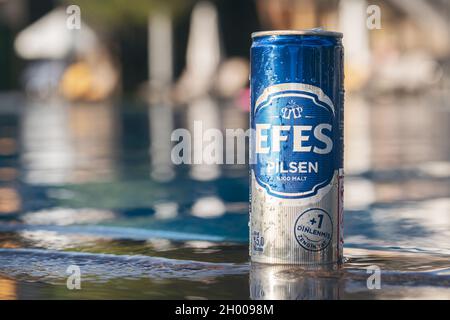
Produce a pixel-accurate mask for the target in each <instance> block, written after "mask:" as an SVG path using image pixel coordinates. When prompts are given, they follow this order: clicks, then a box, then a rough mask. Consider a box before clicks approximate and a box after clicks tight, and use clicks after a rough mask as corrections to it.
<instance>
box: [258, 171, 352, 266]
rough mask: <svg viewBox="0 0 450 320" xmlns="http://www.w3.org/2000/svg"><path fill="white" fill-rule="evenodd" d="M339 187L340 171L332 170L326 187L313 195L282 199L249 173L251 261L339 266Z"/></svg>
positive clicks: (340, 181)
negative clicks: (250, 187) (274, 195)
mask: <svg viewBox="0 0 450 320" xmlns="http://www.w3.org/2000/svg"><path fill="white" fill-rule="evenodd" d="M342 186H343V172H342V170H340V171H337V170H336V172H335V175H334V176H333V179H332V181H331V182H330V184H329V185H328V186H326V187H325V188H323V189H321V190H320V191H319V192H318V194H317V195H316V196H314V197H310V198H307V199H294V200H291V199H288V200H286V199H280V198H277V197H273V196H271V195H269V194H268V193H267V192H266V190H265V189H264V188H262V187H261V186H259V185H258V183H257V182H256V179H255V178H254V175H253V174H252V195H251V199H252V202H251V214H250V250H249V251H250V257H251V261H252V262H258V263H267V264H285V265H310V266H311V265H322V264H337V263H340V262H341V261H342V246H343V239H342V238H343V235H342V223H343V221H342V194H343V187H342ZM319 223H320V224H321V226H320V229H319V228H317V226H318V225H319Z"/></svg>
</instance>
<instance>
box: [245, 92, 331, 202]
mask: <svg viewBox="0 0 450 320" xmlns="http://www.w3.org/2000/svg"><path fill="white" fill-rule="evenodd" d="M336 127H337V125H336V115H335V108H334V105H333V103H332V101H331V100H330V99H329V97H327V96H326V95H325V94H324V93H323V91H322V90H321V89H320V88H318V87H315V86H311V85H305V84H300V83H284V84H278V85H274V86H271V87H269V88H267V89H266V90H264V92H263V93H262V94H261V96H259V97H258V99H257V100H256V101H255V103H254V109H253V122H252V128H253V129H254V130H255V136H254V145H253V147H254V156H255V157H256V158H255V160H256V161H255V164H253V165H252V169H253V173H254V175H255V179H256V181H257V183H258V184H259V185H260V186H261V187H263V188H264V189H265V190H266V191H267V192H268V193H269V194H270V195H272V196H275V197H278V198H289V199H299V198H306V197H311V196H314V195H316V194H317V193H318V191H319V190H320V189H322V188H324V187H326V186H327V185H328V184H329V183H330V181H331V180H332V178H333V175H334V172H335V170H336V169H337V165H336V161H335V149H336V148H335V144H336V141H335V140H336V139H335V137H336V132H335V130H337V128H336Z"/></svg>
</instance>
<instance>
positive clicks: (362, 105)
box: [0, 97, 450, 299]
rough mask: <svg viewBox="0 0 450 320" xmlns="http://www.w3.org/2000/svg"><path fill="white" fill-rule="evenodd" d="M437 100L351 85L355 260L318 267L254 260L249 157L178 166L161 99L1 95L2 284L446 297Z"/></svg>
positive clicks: (442, 115) (21, 294) (446, 133)
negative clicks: (106, 101)
mask: <svg viewBox="0 0 450 320" xmlns="http://www.w3.org/2000/svg"><path fill="white" fill-rule="evenodd" d="M431 100H433V99H431V98H429V97H428V98H421V97H415V98H414V99H400V100H399V99H396V100H393V101H382V102H380V101H379V102H368V101H365V100H364V99H361V98H358V97H354V98H350V99H348V101H347V104H346V128H345V130H346V141H345V143H346V170H347V175H346V184H345V191H346V195H345V197H346V198H345V250H344V255H345V257H346V261H345V263H344V264H343V265H342V266H326V267H323V268H320V269H315V270H311V269H302V268H293V267H281V266H263V265H250V264H249V263H248V247H247V237H248V234H247V233H248V229H247V222H248V202H247V201H248V178H247V168H246V167H245V166H237V165H236V166H232V165H226V166H222V167H218V166H216V167H214V166H212V167H211V166H210V167H204V166H195V167H192V168H190V167H173V166H170V165H168V164H167V163H168V162H167V161H165V160H167V159H165V158H164V154H165V151H167V150H169V151H170V149H167V144H165V143H160V141H161V139H162V137H164V133H162V134H161V135H159V136H158V137H157V138H154V137H155V135H154V132H155V127H156V128H159V129H161V126H162V128H163V129H164V127H165V128H166V129H170V126H171V124H170V123H169V122H168V123H162V124H161V123H159V122H161V121H162V120H159V122H158V121H155V119H165V118H166V119H167V117H165V116H167V114H165V112H166V111H165V109H164V108H160V109H158V108H157V107H156V108H155V109H150V110H147V109H146V108H145V107H142V106H136V105H128V104H122V105H119V106H113V105H65V104H63V103H61V102H46V103H37V102H27V101H25V100H22V99H19V100H18V101H15V102H14V103H12V106H5V107H4V108H2V109H0V110H2V111H1V112H2V114H1V117H0V298H4V299H30V298H31V299H47V298H51V299H72V298H75V299H76V298H83V299H84V298H102V299H103V298H113V299H115V298H124V299H130V298H136V299H141V298H143V299H172V298H186V299H220V298H224V299H249V298H252V299H272V298H275V299H277V298H278V299H358V298H362V299H381V298H387V299H399V298H400V299H403V298H421V299H432V298H433V299H450V261H449V258H450V240H449V239H450V140H449V139H448V137H450V121H449V120H450V109H449V108H448V106H445V104H444V102H441V103H432V104H430V103H429V101H431ZM438 102H439V101H438ZM5 103H6V102H5ZM17 105H21V106H22V107H21V108H16V107H15V106H17ZM215 107H216V109H214V107H213V108H212V111H210V112H212V113H214V110H216V115H215V116H216V117H217V118H221V119H222V121H223V122H224V123H225V124H224V126H226V127H228V126H227V125H226V123H227V122H228V123H232V124H233V125H235V126H237V125H238V124H239V123H244V124H245V123H246V121H247V120H246V115H245V114H244V113H242V112H241V111H239V110H237V109H230V108H228V109H227V107H225V106H218V105H216V106H215ZM219 107H220V108H219ZM195 109H196V107H195V106H188V107H187V109H186V110H182V111H177V112H176V114H175V126H176V127H186V126H188V124H186V123H185V122H183V121H181V119H184V118H189V117H190V118H192V117H194V118H196V117H195ZM192 110H194V111H192ZM189 112H194V113H193V114H191V115H189ZM183 113H187V114H188V115H187V117H184V116H181V115H182V114H183ZM193 115H194V116H193ZM200 116H201V115H200ZM208 117H209V119H211V117H213V116H211V115H210V114H209V115H208ZM380 119H383V121H380ZM204 120H205V121H207V119H204ZM158 132H159V131H158ZM169 132H170V130H169ZM71 265H75V266H78V267H80V271H81V290H69V289H67V286H66V282H67V280H68V277H69V276H70V274H69V273H67V269H68V267H69V266H71ZM369 266H377V267H378V268H379V270H380V274H381V283H380V284H381V288H380V289H369V288H368V278H369V277H370V276H371V275H372V273H368V271H367V267H369ZM371 283H372V282H370V281H369V285H370V284H371Z"/></svg>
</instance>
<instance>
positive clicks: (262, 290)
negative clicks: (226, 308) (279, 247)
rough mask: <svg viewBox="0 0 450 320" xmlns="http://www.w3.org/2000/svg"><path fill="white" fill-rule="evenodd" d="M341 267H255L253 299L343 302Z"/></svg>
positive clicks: (260, 265) (250, 277)
mask: <svg viewBox="0 0 450 320" xmlns="http://www.w3.org/2000/svg"><path fill="white" fill-rule="evenodd" d="M339 273H340V266H339V265H337V264H328V265H321V266H294V265H291V266H283V265H266V264H259V263H252V264H251V267H250V276H249V279H250V298H251V299H253V300H323V299H325V300H330V299H333V300H334V299H340V298H341V295H342V291H343V290H344V288H343V286H344V280H343V279H342V278H341V277H340V274H339Z"/></svg>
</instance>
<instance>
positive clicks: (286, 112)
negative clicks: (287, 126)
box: [281, 100, 303, 119]
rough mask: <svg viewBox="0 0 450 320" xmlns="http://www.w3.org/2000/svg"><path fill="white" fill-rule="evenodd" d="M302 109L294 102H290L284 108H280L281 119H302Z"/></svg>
mask: <svg viewBox="0 0 450 320" xmlns="http://www.w3.org/2000/svg"><path fill="white" fill-rule="evenodd" d="M302 111H303V108H302V107H300V106H299V105H298V104H296V103H295V101H294V100H290V101H289V102H288V103H287V105H286V107H284V108H281V117H282V118H284V119H290V118H291V117H294V118H295V119H298V118H301V117H302Z"/></svg>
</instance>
